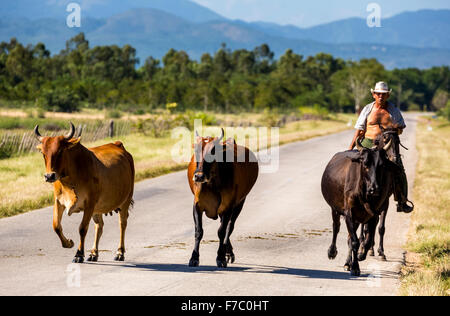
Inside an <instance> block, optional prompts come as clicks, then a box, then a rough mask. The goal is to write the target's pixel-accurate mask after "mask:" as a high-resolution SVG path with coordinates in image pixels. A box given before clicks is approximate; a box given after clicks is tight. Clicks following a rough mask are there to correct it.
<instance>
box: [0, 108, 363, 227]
mask: <svg viewBox="0 0 450 316" xmlns="http://www.w3.org/2000/svg"><path fill="white" fill-rule="evenodd" d="M218 116H219V115H218ZM238 117H239V118H242V117H244V116H241V115H236V116H230V115H227V116H226V117H225V116H219V118H220V119H224V118H226V119H227V120H230V119H233V118H234V119H237V118H238ZM245 118H246V119H248V120H249V121H256V120H257V117H256V116H255V115H251V114H246V115H245ZM351 118H353V119H355V117H354V116H353V115H338V116H335V117H334V118H333V119H329V120H317V121H299V122H293V123H289V124H287V125H286V126H285V127H283V128H281V129H280V143H281V144H286V143H290V142H294V141H299V140H304V139H308V138H312V137H316V136H322V135H326V134H331V133H335V132H339V131H343V130H345V129H348V128H349V127H348V126H347V123H348V121H349V120H350V119H351ZM33 127H34V126H33ZM218 131H219V127H208V128H205V130H204V132H203V134H204V135H205V136H206V135H213V134H215V135H217V133H218ZM241 132H242V131H241ZM118 139H120V140H121V141H122V142H123V143H124V145H125V148H126V149H127V150H128V151H129V152H130V153H131V154H132V155H133V157H134V160H135V166H136V181H141V180H145V179H149V178H154V177H158V176H161V175H164V174H167V173H170V172H174V171H180V170H184V169H186V167H187V163H186V162H175V161H174V160H173V159H172V154H171V150H172V148H173V146H174V145H175V144H176V143H177V142H178V141H179V140H177V139H172V138H171V137H170V135H168V136H165V137H162V138H155V137H149V136H144V135H142V134H136V133H135V134H130V135H126V136H122V137H119V138H117V139H116V138H115V139H104V140H101V141H96V142H94V143H89V144H85V143H83V144H84V145H85V146H87V147H94V146H99V145H102V144H105V143H109V142H112V141H116V140H118ZM191 139H193V137H192V138H191ZM238 139H239V133H238ZM250 143H251V142H250ZM268 143H269V144H270V141H268ZM251 149H252V150H255V151H256V150H259V149H260V148H251ZM44 172H45V169H44V162H43V158H42V155H41V154H40V153H32V154H29V155H25V156H23V157H14V158H10V159H3V160H0V202H1V206H0V218H2V217H8V216H14V215H17V214H20V213H24V212H27V211H30V210H34V209H39V208H42V207H45V206H48V205H50V204H51V203H52V201H53V199H52V186H51V185H49V184H47V183H45V182H44V179H43V174H44Z"/></svg>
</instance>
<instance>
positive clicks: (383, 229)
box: [378, 204, 389, 261]
mask: <svg viewBox="0 0 450 316" xmlns="http://www.w3.org/2000/svg"><path fill="white" fill-rule="evenodd" d="M388 208H389V204H388V206H387V207H386V210H385V211H383V212H382V213H381V216H380V227H379V229H378V232H379V234H380V246H379V248H378V255H379V256H380V257H381V260H384V261H386V255H385V254H384V234H385V233H386V216H387V212H388Z"/></svg>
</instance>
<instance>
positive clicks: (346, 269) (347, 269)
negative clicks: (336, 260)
mask: <svg viewBox="0 0 450 316" xmlns="http://www.w3.org/2000/svg"><path fill="white" fill-rule="evenodd" d="M350 266H351V265H350V264H348V263H346V264H345V266H344V271H350V270H351V268H350Z"/></svg>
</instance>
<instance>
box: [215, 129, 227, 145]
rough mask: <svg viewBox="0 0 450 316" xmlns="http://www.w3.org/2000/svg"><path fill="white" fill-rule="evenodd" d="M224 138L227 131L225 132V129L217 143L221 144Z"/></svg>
mask: <svg viewBox="0 0 450 316" xmlns="http://www.w3.org/2000/svg"><path fill="white" fill-rule="evenodd" d="M224 136H225V131H224V130H223V128H222V134H221V135H220V137H219V139H218V140H217V142H218V143H219V142H220V141H222V139H223V138H224Z"/></svg>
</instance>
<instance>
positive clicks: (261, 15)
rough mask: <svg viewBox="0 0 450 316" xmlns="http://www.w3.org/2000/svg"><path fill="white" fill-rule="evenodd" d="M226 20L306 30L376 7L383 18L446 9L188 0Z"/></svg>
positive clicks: (306, 0) (356, 0)
mask: <svg viewBox="0 0 450 316" xmlns="http://www.w3.org/2000/svg"><path fill="white" fill-rule="evenodd" d="M192 1H194V2H197V3H199V4H201V5H203V6H205V7H208V8H210V9H212V10H213V11H215V12H217V13H219V14H221V15H223V16H225V17H227V18H230V19H240V20H244V21H265V22H275V23H278V24H293V25H297V26H301V27H308V26H313V25H317V24H322V23H326V22H331V21H335V20H340V19H344V18H349V17H363V18H366V17H367V16H368V15H369V13H367V11H366V9H367V5H368V4H370V3H378V4H379V5H380V6H381V9H382V16H383V17H390V16H392V15H395V14H398V13H400V12H404V11H417V10H420V9H450V1H449V0H428V1H425V0H377V1H370V0H192Z"/></svg>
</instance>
